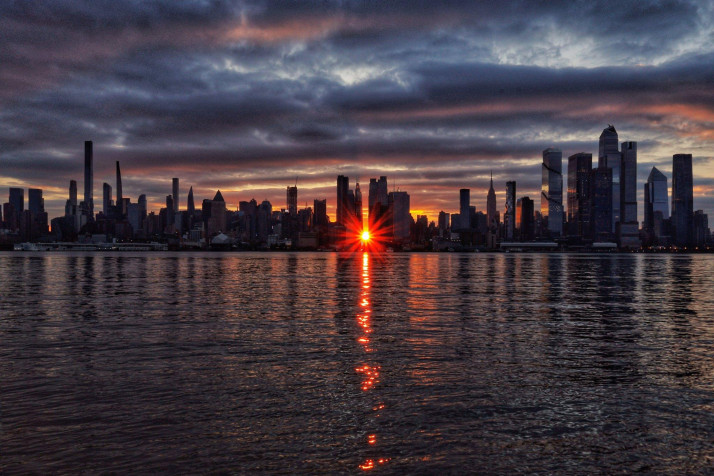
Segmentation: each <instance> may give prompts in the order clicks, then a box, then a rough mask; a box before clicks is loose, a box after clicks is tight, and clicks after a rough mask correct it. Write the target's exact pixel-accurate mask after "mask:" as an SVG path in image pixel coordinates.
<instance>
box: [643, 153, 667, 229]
mask: <svg viewBox="0 0 714 476" xmlns="http://www.w3.org/2000/svg"><path fill="white" fill-rule="evenodd" d="M668 218H669V191H668V188H667V177H666V176H665V175H664V174H663V173H662V172H660V171H659V169H657V167H652V170H651V171H650V175H649V177H647V183H645V223H644V229H645V232H647V233H648V234H651V235H652V236H653V237H654V238H657V239H659V238H661V237H662V235H663V234H664V233H663V231H664V230H663V229H662V225H663V222H664V220H666V219H668Z"/></svg>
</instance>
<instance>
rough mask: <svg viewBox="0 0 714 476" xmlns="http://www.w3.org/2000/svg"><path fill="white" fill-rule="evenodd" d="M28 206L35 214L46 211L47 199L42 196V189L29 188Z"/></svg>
mask: <svg viewBox="0 0 714 476" xmlns="http://www.w3.org/2000/svg"><path fill="white" fill-rule="evenodd" d="M27 208H28V209H29V210H30V211H31V212H32V214H33V215H35V216H37V215H39V214H40V213H43V212H44V211H45V199H44V198H42V189H39V188H29V189H27Z"/></svg>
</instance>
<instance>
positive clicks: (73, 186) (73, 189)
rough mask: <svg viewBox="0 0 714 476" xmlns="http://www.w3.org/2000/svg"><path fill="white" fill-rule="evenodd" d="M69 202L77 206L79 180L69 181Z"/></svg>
mask: <svg viewBox="0 0 714 476" xmlns="http://www.w3.org/2000/svg"><path fill="white" fill-rule="evenodd" d="M69 202H70V205H74V206H75V207H76V206H77V181H76V180H70V181H69Z"/></svg>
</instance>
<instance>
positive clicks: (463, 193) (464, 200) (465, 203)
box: [459, 188, 471, 230]
mask: <svg viewBox="0 0 714 476" xmlns="http://www.w3.org/2000/svg"><path fill="white" fill-rule="evenodd" d="M470 206H471V190H469V189H468V188H462V189H461V190H459V217H461V225H460V226H459V229H461V230H468V229H469V228H471V213H470V211H469V207H470Z"/></svg>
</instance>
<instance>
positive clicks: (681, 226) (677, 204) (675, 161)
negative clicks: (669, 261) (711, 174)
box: [672, 154, 694, 246]
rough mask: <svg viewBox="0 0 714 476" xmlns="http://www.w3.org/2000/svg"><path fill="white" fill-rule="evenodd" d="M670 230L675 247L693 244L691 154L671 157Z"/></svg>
mask: <svg viewBox="0 0 714 476" xmlns="http://www.w3.org/2000/svg"><path fill="white" fill-rule="evenodd" d="M672 228H673V237H672V238H673V241H674V244H675V245H677V246H691V245H692V244H693V243H694V239H693V238H694V237H693V234H694V179H693V177H692V154H675V155H674V156H673V157H672Z"/></svg>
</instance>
